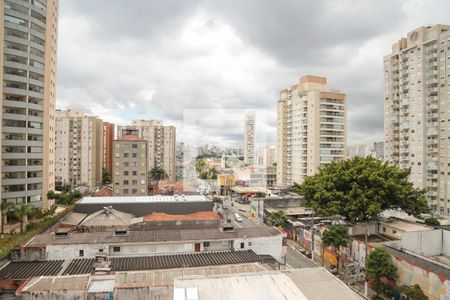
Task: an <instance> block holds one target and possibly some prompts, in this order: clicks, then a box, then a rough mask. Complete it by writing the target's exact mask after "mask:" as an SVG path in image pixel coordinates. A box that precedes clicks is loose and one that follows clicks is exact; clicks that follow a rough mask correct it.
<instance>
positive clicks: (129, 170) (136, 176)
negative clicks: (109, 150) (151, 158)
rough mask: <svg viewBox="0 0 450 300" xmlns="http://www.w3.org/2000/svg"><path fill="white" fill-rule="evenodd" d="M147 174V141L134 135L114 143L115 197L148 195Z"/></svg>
mask: <svg viewBox="0 0 450 300" xmlns="http://www.w3.org/2000/svg"><path fill="white" fill-rule="evenodd" d="M147 172H148V169H147V141H145V140H143V139H140V138H138V137H136V136H134V135H126V136H123V137H121V138H120V139H118V140H115V141H114V149H113V175H112V177H113V195H114V196H144V195H147V194H148V187H147Z"/></svg>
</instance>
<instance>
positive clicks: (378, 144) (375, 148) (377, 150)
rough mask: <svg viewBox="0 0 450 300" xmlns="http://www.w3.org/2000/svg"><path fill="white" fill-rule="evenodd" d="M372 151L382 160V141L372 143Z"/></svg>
mask: <svg viewBox="0 0 450 300" xmlns="http://www.w3.org/2000/svg"><path fill="white" fill-rule="evenodd" d="M373 152H374V154H375V157H376V158H377V159H379V160H384V142H375V143H373Z"/></svg>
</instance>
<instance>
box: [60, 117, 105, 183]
mask: <svg viewBox="0 0 450 300" xmlns="http://www.w3.org/2000/svg"><path fill="white" fill-rule="evenodd" d="M102 123H103V122H102V120H101V119H99V118H98V117H96V116H88V115H85V114H84V113H82V112H79V111H74V110H66V111H62V110H56V113H55V128H56V131H55V180H56V182H60V183H62V184H63V185H66V184H68V185H70V187H71V188H72V189H73V188H75V187H77V186H86V187H89V188H90V189H92V188H95V187H96V186H97V185H100V184H101V183H102V165H103V147H102V145H103V124H102Z"/></svg>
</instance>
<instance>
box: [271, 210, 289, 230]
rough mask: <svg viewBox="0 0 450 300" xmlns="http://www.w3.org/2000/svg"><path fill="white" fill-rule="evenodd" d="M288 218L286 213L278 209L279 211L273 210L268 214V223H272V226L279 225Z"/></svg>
mask: <svg viewBox="0 0 450 300" xmlns="http://www.w3.org/2000/svg"><path fill="white" fill-rule="evenodd" d="M287 220H288V218H287V216H286V214H285V213H284V212H283V211H281V210H279V211H275V212H273V213H272V214H271V215H270V223H271V224H272V226H278V225H281V224H283V223H285V222H287Z"/></svg>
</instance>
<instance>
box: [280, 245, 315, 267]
mask: <svg viewBox="0 0 450 300" xmlns="http://www.w3.org/2000/svg"><path fill="white" fill-rule="evenodd" d="M286 265H287V266H288V267H290V268H293V269H297V268H316V267H317V266H316V265H315V264H313V263H312V262H311V261H310V260H309V259H308V258H306V257H305V256H303V255H302V254H301V253H300V252H298V251H297V250H295V249H293V248H291V247H289V246H288V248H287V254H286Z"/></svg>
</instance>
